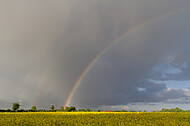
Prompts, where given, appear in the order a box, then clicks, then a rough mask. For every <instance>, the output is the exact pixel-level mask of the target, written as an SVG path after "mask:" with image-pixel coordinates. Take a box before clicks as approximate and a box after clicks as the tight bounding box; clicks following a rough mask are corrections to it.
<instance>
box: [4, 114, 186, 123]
mask: <svg viewBox="0 0 190 126" xmlns="http://www.w3.org/2000/svg"><path fill="white" fill-rule="evenodd" d="M0 125H5V126H6V125H14V126H17V125H30V126H33V125H64V126H67V125H75V126H77V125H78V126H83V125H89V126H96V125H109V126H114V125H121V126H124V125H127V126H136V125H139V126H141V125H142V126H147V125H148V126H162V125H171V126H189V125H190V113H181V112H179V113H171V112H24V113H23V112H22V113H19V112H17V113H16V112H15V113H13V112H12V113H0Z"/></svg>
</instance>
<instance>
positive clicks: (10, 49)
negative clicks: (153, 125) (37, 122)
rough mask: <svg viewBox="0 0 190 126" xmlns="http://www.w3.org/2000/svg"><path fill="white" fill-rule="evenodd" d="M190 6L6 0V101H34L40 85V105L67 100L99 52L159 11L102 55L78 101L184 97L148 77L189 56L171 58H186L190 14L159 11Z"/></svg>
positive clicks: (2, 69)
mask: <svg viewBox="0 0 190 126" xmlns="http://www.w3.org/2000/svg"><path fill="white" fill-rule="evenodd" d="M189 5H190V2H189V1H188V0H183V1H180V2H179V1H178V0H168V1H165V0H160V1H157V0H143V1H136V0H135V1H132V2H131V1H129V0H119V1H109V0H105V1H102V0H96V1H87V0H80V1H77V0H69V1H66V0H65V1H58V0H54V1H43V0H38V1H37V0H32V1H31V0H30V1H25V0H18V1H13V0H12V1H5V0H4V1H0V19H1V20H0V27H1V29H0V35H1V37H0V82H1V89H0V100H5V101H7V102H9V101H15V100H18V99H22V100H23V102H24V103H25V104H26V105H27V106H30V105H31V101H32V100H33V99H34V96H35V94H36V92H37V90H38V89H39V87H41V88H40V91H39V92H40V94H39V95H38V96H37V98H36V99H37V100H36V103H35V104H36V105H38V106H44V105H49V104H55V105H63V104H64V102H65V101H66V98H67V96H68V94H69V92H70V91H71V89H72V88H73V86H74V84H75V82H76V80H77V78H78V77H79V76H80V74H81V73H82V72H83V70H84V69H85V68H86V66H88V64H89V63H90V62H91V61H92V60H93V59H94V57H96V55H97V54H98V53H99V52H100V51H101V50H103V49H104V48H105V47H106V46H107V45H108V44H109V43H111V41H113V40H114V39H116V38H118V37H119V36H120V35H121V34H122V33H124V32H126V31H128V30H129V29H130V28H132V27H135V26H136V25H137V24H140V23H142V22H145V21H147V20H149V19H151V18H153V17H157V16H160V18H159V19H157V20H155V21H154V22H151V23H149V24H147V25H146V26H144V27H141V28H138V29H136V30H135V31H134V32H132V33H130V34H128V35H127V36H125V37H123V38H122V39H121V40H120V42H119V43H118V44H116V45H115V46H113V47H112V48H111V49H109V50H108V51H107V52H106V53H105V54H104V55H103V56H102V57H101V58H100V59H99V60H98V62H97V63H96V64H95V65H94V67H93V68H92V69H91V70H90V71H89V73H88V74H87V76H86V77H85V78H84V80H83V81H82V83H81V86H80V87H79V89H78V90H77V92H76V94H75V96H74V97H73V100H72V104H73V105H78V106H98V105H120V104H126V103H129V102H139V101H145V102H151V101H164V100H167V99H171V98H180V97H186V96H185V95H184V92H183V91H181V90H170V91H168V90H167V88H166V85H165V84H155V83H151V82H149V81H148V79H151V78H154V75H152V74H150V73H151V72H152V68H153V67H154V66H156V65H157V64H159V63H160V62H162V59H163V58H166V57H168V56H169V55H171V54H173V55H176V56H177V55H179V56H178V57H183V58H182V59H179V60H178V61H173V63H178V64H179V61H180V60H181V61H182V60H187V58H186V57H185V55H184V54H180V53H179V52H178V51H176V50H178V49H181V50H183V49H185V48H187V47H188V45H189V42H188V41H187V40H188V39H189V38H188V35H189V33H190V32H189V28H190V27H189V20H190V18H189V11H188V10H184V11H178V12H176V13H175V14H173V15H169V16H167V17H162V16H161V15H165V14H166V13H170V12H172V11H173V12H174V11H176V10H182V9H183V8H187V7H188V6H189ZM183 38H186V39H183ZM185 54H186V53H185ZM176 60H177V59H176ZM188 61H189V60H188ZM188 61H184V62H188ZM168 76H169V75H168ZM138 88H144V89H145V91H143V92H142V91H139V90H138ZM7 91H8V92H7ZM173 94H175V95H173ZM142 96H143V97H142Z"/></svg>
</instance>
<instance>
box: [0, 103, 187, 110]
mask: <svg viewBox="0 0 190 126" xmlns="http://www.w3.org/2000/svg"><path fill="white" fill-rule="evenodd" d="M19 108H20V104H19V103H13V104H12V109H0V112H77V111H78V112H91V111H94V112H147V111H146V110H144V111H134V110H130V111H126V110H124V109H122V110H106V111H104V110H90V109H89V108H86V109H78V110H77V109H76V107H75V106H70V107H68V106H65V107H63V106H60V108H59V109H55V107H54V105H51V106H50V109H48V110H45V109H43V110H42V109H37V107H36V106H32V107H31V108H30V109H19ZM152 112H190V110H182V109H180V108H178V107H176V108H172V109H165V108H163V109H162V110H153V111H152Z"/></svg>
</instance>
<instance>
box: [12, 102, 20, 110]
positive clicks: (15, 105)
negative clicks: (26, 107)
mask: <svg viewBox="0 0 190 126" xmlns="http://www.w3.org/2000/svg"><path fill="white" fill-rule="evenodd" d="M19 107H20V105H19V103H13V108H12V109H13V111H16V110H18V109H19Z"/></svg>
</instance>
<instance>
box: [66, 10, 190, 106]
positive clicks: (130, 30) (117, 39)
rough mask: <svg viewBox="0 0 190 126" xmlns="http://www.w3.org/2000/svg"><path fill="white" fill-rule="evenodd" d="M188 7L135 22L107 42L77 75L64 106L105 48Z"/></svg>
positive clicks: (68, 102) (67, 104) (69, 101)
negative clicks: (135, 23)
mask: <svg viewBox="0 0 190 126" xmlns="http://www.w3.org/2000/svg"><path fill="white" fill-rule="evenodd" d="M186 9H188V8H182V9H179V10H176V11H171V12H168V13H166V14H164V15H160V16H157V17H154V18H151V19H149V20H146V21H144V22H142V23H140V24H137V25H136V26H134V27H132V28H131V29H129V30H128V31H126V32H124V33H123V34H121V35H120V36H119V37H118V38H116V39H115V40H113V41H112V42H111V43H110V44H108V45H107V46H106V47H105V48H104V49H103V50H102V51H101V52H100V53H99V54H98V55H97V56H96V57H95V58H94V59H93V60H92V61H91V62H90V64H89V65H88V66H87V67H86V68H85V69H84V71H83V72H82V74H81V75H80V76H79V78H78V79H77V81H76V83H75V85H74V86H73V88H72V90H71V91H70V93H69V96H68V97H67V100H66V102H65V104H64V106H69V105H70V103H71V101H72V98H73V96H74V94H75V92H76V90H77V89H78V87H79V85H80V84H81V82H82V80H83V79H84V77H85V76H86V74H87V73H88V72H89V71H90V69H91V68H92V67H93V66H94V64H96V62H97V61H98V59H99V58H100V57H101V56H102V55H103V54H104V53H106V51H107V50H109V49H110V48H112V46H114V45H115V44H117V43H118V42H119V40H121V39H122V38H123V37H124V36H127V35H128V34H129V33H132V32H135V30H137V29H139V28H142V27H144V26H146V25H147V24H149V23H151V22H154V21H157V20H158V19H162V18H165V17H167V16H170V15H173V14H176V13H177V12H179V11H184V10H186Z"/></svg>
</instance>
